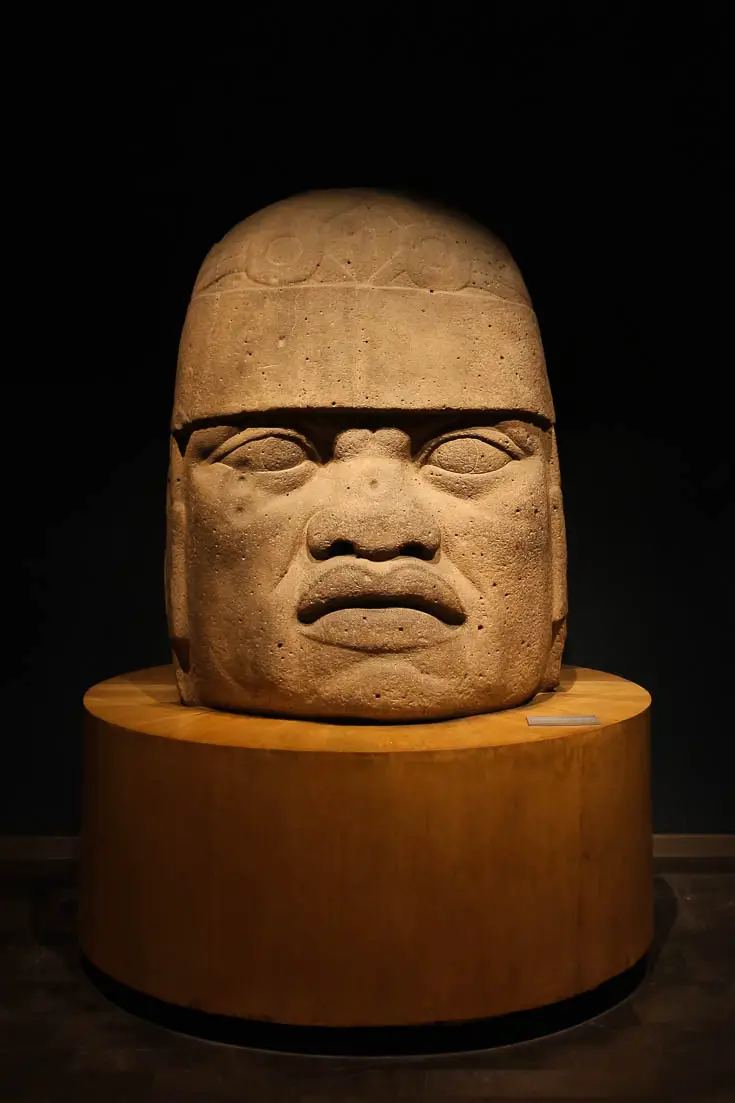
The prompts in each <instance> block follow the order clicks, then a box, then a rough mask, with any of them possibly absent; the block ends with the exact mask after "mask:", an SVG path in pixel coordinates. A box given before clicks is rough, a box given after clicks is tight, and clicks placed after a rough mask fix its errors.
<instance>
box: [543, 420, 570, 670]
mask: <svg viewBox="0 0 735 1103" xmlns="http://www.w3.org/2000/svg"><path fill="white" fill-rule="evenodd" d="M548 488H549V525H550V530H551V593H552V597H551V619H552V636H551V651H550V653H549V660H548V662H547V664H546V670H545V672H544V677H543V681H542V684H541V689H554V687H555V686H557V685H558V684H559V669H560V667H561V660H562V654H563V652H564V643H565V640H566V635H567V541H566V532H565V528H564V506H563V502H562V496H561V478H560V476H559V453H558V451H557V447H556V433H555V431H554V429H551V455H550V457H549V474H548Z"/></svg>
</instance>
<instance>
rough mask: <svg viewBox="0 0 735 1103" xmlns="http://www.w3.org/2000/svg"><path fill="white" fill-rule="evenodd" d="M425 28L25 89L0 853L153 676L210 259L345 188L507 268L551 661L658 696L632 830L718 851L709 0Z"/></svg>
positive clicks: (716, 342) (139, 51) (101, 56)
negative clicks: (246, 224) (647, 812)
mask: <svg viewBox="0 0 735 1103" xmlns="http://www.w3.org/2000/svg"><path fill="white" fill-rule="evenodd" d="M448 7H449V6H446V5H445V6H443V9H442V10H441V11H440V9H436V10H434V9H433V8H432V7H431V6H430V5H418V4H416V5H413V4H412V5H405V6H401V5H396V6H394V7H383V8H381V7H380V6H379V5H378V6H373V7H371V8H370V9H358V8H355V9H354V10H352V9H351V8H347V7H346V6H345V8H344V11H343V12H342V14H341V15H332V16H327V15H326V14H325V15H323V16H322V17H321V18H318V17H314V16H313V14H311V13H302V14H300V15H298V16H295V15H294V14H293V13H289V14H286V12H285V11H282V12H281V13H280V14H278V13H274V14H272V15H269V14H267V13H266V12H265V10H264V9H256V8H252V9H251V13H250V14H249V15H245V16H243V17H242V18H241V20H240V22H239V23H237V24H235V23H234V22H230V23H229V24H227V25H225V24H224V23H219V24H217V23H216V21H215V18H214V16H212V17H209V16H207V15H200V16H199V17H198V18H199V20H200V22H199V24H197V25H194V26H187V25H185V23H184V21H183V17H181V25H176V24H175V23H174V19H175V18H178V17H174V16H172V15H171V14H170V13H169V15H168V16H167V19H169V20H170V22H169V24H168V25H167V26H164V25H163V24H162V25H160V26H153V25H151V23H150V17H148V18H147V20H146V21H141V22H139V23H135V22H133V21H130V22H128V23H127V24H113V23H112V21H110V23H109V25H107V26H101V25H94V26H91V27H90V26H89V25H87V26H85V28H84V30H85V33H86V34H91V45H90V47H89V50H88V51H87V48H86V47H83V46H81V44H80V42H79V41H77V36H76V34H75V33H74V32H73V31H72V32H71V33H69V30H68V28H67V29H66V39H65V40H64V44H63V47H62V48H61V49H60V50H59V51H58V54H57V56H56V57H55V60H54V63H53V65H52V66H51V67H50V69H48V70H45V69H44V66H43V65H39V66H38V67H37V69H36V70H35V72H36V73H37V74H38V75H39V82H40V83H38V87H40V88H41V90H42V95H43V99H44V104H45V107H44V110H43V111H42V112H41V114H40V116H39V117H37V119H36V121H35V122H34V123H33V124H32V125H31V126H30V129H29V130H28V131H27V132H25V138H24V143H23V148H24V151H25V152H24V156H25V155H26V154H27V155H28V164H29V165H30V166H31V167H30V168H28V167H25V168H24V169H22V170H21V183H22V184H26V183H27V189H26V188H25V186H23V187H22V188H21V191H25V190H27V191H28V195H26V196H24V197H23V198H24V202H25V203H26V204H27V203H30V205H31V208H32V209H31V212H30V215H25V216H23V215H21V214H19V215H18V218H19V220H20V221H21V223H23V219H24V218H25V225H23V226H22V231H23V237H24V249H23V253H24V256H25V258H26V259H28V258H30V264H29V269H30V272H29V275H28V277H26V281H27V282H26V283H25V285H23V284H22V285H21V299H22V300H23V306H24V307H25V308H27V307H28V304H29V303H30V311H28V316H27V320H25V321H24V322H23V323H22V324H21V323H20V321H19V319H12V328H13V329H15V330H16V332H20V334H21V337H22V341H21V346H22V349H23V353H22V356H21V360H20V362H19V363H17V364H16V363H15V362H14V361H11V369H10V370H9V371H7V370H6V373H5V380H6V382H5V402H6V417H5V419H4V422H5V435H6V459H10V457H12V464H10V467H11V468H12V469H13V470H14V473H13V474H12V475H11V472H10V471H8V472H7V478H6V494H7V496H8V497H7V499H6V500H7V501H8V502H9V505H8V509H9V511H10V514H11V515H12V521H13V523H12V525H11V526H9V528H8V529H7V530H6V536H5V539H4V554H5V555H6V556H7V559H8V564H7V566H6V567H5V579H6V585H7V594H6V609H7V610H8V611H9V613H10V618H9V621H8V622H7V623H8V624H9V625H10V627H9V630H8V633H7V640H8V641H9V642H10V644H11V646H10V647H9V649H8V655H7V657H6V660H5V670H6V672H7V675H8V678H7V685H6V688H5V691H4V697H3V700H4V705H5V708H4V712H5V716H6V724H5V732H4V752H3V765H4V769H3V771H2V793H1V794H0V797H1V800H0V814H1V818H0V831H4V832H21V833H27V832H30V833H59V834H62V833H69V832H73V831H75V830H76V829H77V827H78V822H79V771H80V749H81V720H82V715H81V703H80V702H81V696H82V693H83V691H84V689H85V688H86V687H87V686H88V685H90V684H92V683H94V682H96V681H98V680H100V679H102V678H106V677H109V676H112V675H114V674H117V673H121V672H124V671H126V670H130V669H135V668H138V667H142V666H146V665H150V664H154V663H160V662H165V661H167V659H168V652H167V641H166V627H165V619H164V609H163V590H162V555H163V540H164V512H163V511H164V488H165V478H166V463H167V422H168V417H169V412H170V405H171V398H172V388H173V380H174V372H175V361H176V346H177V341H178V334H179V330H180V328H181V324H182V321H183V316H184V312H185V309H186V303H187V298H188V295H189V292H190V289H191V285H192V283H193V280H194V276H195V274H196V270H197V268H198V265H199V263H200V262H201V259H202V258H203V256H204V253H205V252H206V250H207V248H208V247H209V245H210V244H211V243H212V242H213V241H214V240H216V239H217V238H218V237H220V236H221V235H222V234H223V233H224V232H225V231H226V230H227V229H228V228H229V227H230V226H231V225H232V224H233V223H235V222H236V221H238V220H240V219H241V218H244V217H245V216H246V215H248V214H249V213H251V212H252V211H254V210H256V209H258V208H259V207H261V206H263V205H265V204H266V203H269V202H273V201H275V200H277V199H279V198H282V197H284V196H286V195H289V194H292V193H294V192H297V191H301V190H304V189H307V188H316V187H341V186H355V185H358V186H359V185H361V186H386V187H395V188H406V189H411V190H415V191H418V192H423V193H424V194H426V195H428V196H433V197H437V198H439V199H442V200H445V201H447V202H449V203H450V204H452V205H455V206H458V207H460V208H462V209H464V210H466V211H468V212H469V213H470V214H472V215H475V216H477V217H479V218H480V219H482V220H484V221H486V222H487V223H488V224H489V225H490V226H492V227H493V228H494V229H495V230H496V231H497V232H499V233H500V234H501V236H503V237H504V238H505V240H506V241H507V242H508V244H509V245H510V247H511V249H512V251H513V252H514V254H515V256H516V258H517V260H518V262H519V264H520V266H521V269H522V270H523V272H524V274H525V277H526V281H527V283H528V285H529V288H530V291H531V294H532V296H533V298H534V301H535V304H536V308H537V312H538V314H539V317H540V322H541V327H542V332H543V335H544V341H545V346H546V351H547V358H548V364H549V373H550V377H551V384H552V389H553V392H554V397H555V403H556V407H557V415H558V432H559V441H560V458H561V465H562V478H563V487H564V492H565V508H566V516H567V526H568V540H569V589H570V635H569V643H568V648H567V652H566V660H567V661H568V662H574V663H578V664H581V665H585V666H592V667H599V668H603V669H606V670H609V671H612V672H614V673H616V674H620V675H623V676H625V677H627V678H631V679H633V680H634V681H637V682H639V683H641V684H642V685H644V686H646V687H647V688H648V689H649V690H650V691H651V693H652V694H653V698H654V809H655V827H656V829H657V830H659V831H678V832H709V831H716V832H725V831H732V830H735V813H734V812H733V809H735V800H732V796H733V787H732V785H731V784H729V760H730V757H731V752H730V743H731V740H732V739H733V725H732V723H731V720H730V719H729V716H730V713H729V694H728V689H729V687H730V684H731V682H732V671H733V655H732V647H731V634H732V623H733V617H732V603H731V589H730V576H731V573H732V566H731V562H730V559H731V551H730V542H731V537H728V523H730V522H731V512H732V510H731V505H732V488H731V466H730V458H731V449H732V444H731V419H732V412H731V408H730V405H729V396H730V394H731V390H730V388H729V384H728V371H727V363H726V361H727V358H728V357H729V353H730V349H729V344H728V336H729V334H728V327H729V320H728V314H727V306H728V305H729V304H727V303H726V300H725V291H724V288H725V286H726V284H727V279H728V276H729V272H728V271H727V269H728V267H729V257H728V251H729V246H728V244H727V243H726V241H725V200H724V189H725V184H724V174H723V168H722V166H723V162H724V127H725V118H724V109H723V101H724V88H723V83H724V77H723V73H724V64H725V61H724V46H723V41H722V40H723V36H724V27H725V18H724V13H725V7H724V5H716V4H709V5H708V4H704V5H702V4H700V5H698V6H696V8H691V9H689V11H688V13H687V14H686V15H684V14H677V15H675V14H674V13H673V9H672V8H671V7H670V6H669V7H666V8H660V7H659V6H658V5H657V6H656V8H657V9H658V10H657V11H654V12H650V11H649V12H647V13H646V12H645V11H641V10H639V6H635V7H633V6H628V7H627V8H626V6H625V5H620V4H616V5H606V4H599V5H591V6H590V5H587V6H584V7H580V9H579V10H576V9H574V8H573V7H569V6H565V5H557V6H554V5H538V6H537V10H534V8H535V6H534V5H530V6H528V5H526V6H518V7H517V10H512V9H511V10H505V9H500V8H499V7H497V8H496V7H493V6H492V5H477V6H476V7H473V6H472V5H465V7H464V9H463V10H462V11H459V12H458V13H457V14H456V15H453V14H452V13H451V12H449V10H448ZM641 7H642V6H641ZM80 30H81V28H80ZM72 40H73V41H72ZM51 52H54V51H53V47H52V51H51ZM42 70H43V72H42ZM33 83H34V82H33V80H31V82H30V84H28V85H27V87H30V85H31V84H33ZM36 90H38V88H37V89H36ZM39 118H40V120H41V122H40V123H39V121H38V119H39ZM24 209H26V208H24ZM12 214H13V211H11V212H10V215H11V216H12ZM9 221H11V222H12V221H13V218H12V217H10V218H9ZM26 227H30V229H27V228H26ZM726 388H727V389H726ZM10 534H12V535H10Z"/></svg>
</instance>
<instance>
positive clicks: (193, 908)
mask: <svg viewBox="0 0 735 1103" xmlns="http://www.w3.org/2000/svg"><path fill="white" fill-rule="evenodd" d="M565 562H566V560H565V546H564V519H563V510H562V499H561V490H560V480H559V464H558V457H557V447H556V436H555V429H554V410H553V406H552V402H551V395H550V392H549V384H548V379H547V375H546V367H545V362H544V354H543V349H542V346H541V339H540V336H539V331H538V327H537V324H536V319H535V316H534V313H533V310H532V307H531V304H530V301H529V298H528V294H527V292H526V289H525V287H524V284H523V280H522V279H521V276H520V274H519V272H518V269H517V268H516V266H515V265H514V263H513V261H512V259H511V258H510V256H509V254H508V252H507V250H506V249H505V247H504V246H503V245H502V244H501V243H500V242H499V241H497V240H496V239H495V238H494V237H493V236H492V235H490V234H489V233H488V232H487V231H486V230H485V229H483V228H481V227H478V226H477V225H475V224H473V223H471V222H469V221H468V220H466V219H464V218H463V217H461V216H460V215H458V214H454V213H451V212H447V211H444V210H440V209H437V208H436V207H433V206H431V205H429V204H424V203H418V202H416V201H414V200H409V199H407V198H403V197H399V196H396V195H391V194H384V193H376V192H371V191H331V192H321V193H314V194H308V195H303V196H297V197H296V198H294V199H289V200H286V201H285V202H282V203H277V204H276V205H275V206H273V207H269V208H267V209H266V210H264V211H260V212H259V213H258V214H256V215H254V216H253V217H251V218H248V219H246V221H244V222H242V223H241V224H240V225H238V226H236V227H235V228H234V230H232V231H231V232H230V233H229V234H227V235H226V236H225V238H224V239H223V240H222V241H221V242H220V243H219V244H218V245H216V246H215V247H214V248H213V249H212V251H211V252H210V254H209V255H208V257H207V258H206V260H205V261H204V264H203V266H202V269H201V271H200V273H199V276H198V278H197V281H196V285H195V287H194V294H193V296H192V300H191V304H190V306H189V310H188V313H187V317H186V323H185V326H184V331H183V334H182V338H181V347H180V356H179V365H178V372H177V378H176V393H175V400H174V413H173V421H172V433H171V462H170V476H169V486H168V539H167V555H166V590H167V603H168V618H169V626H170V635H171V640H172V645H173V651H174V658H175V662H174V664H173V665H169V666H167V667H159V668H153V669H151V670H144V671H137V672H134V673H132V674H126V675H124V676H121V677H118V678H113V679H110V680H109V681H107V682H103V683H101V684H100V685H98V686H95V687H94V688H93V689H91V690H90V691H89V692H88V694H87V696H86V698H85V705H86V710H87V716H88V729H87V736H86V748H87V751H86V754H87V759H86V774H85V778H86V780H85V813H84V831H83V841H82V853H83V868H82V893H81V910H80V935H81V942H82V946H83V949H84V952H85V954H86V957H87V959H88V961H89V962H91V964H92V966H93V967H94V968H93V973H92V975H93V976H94V977H95V978H97V979H103V980H104V982H105V989H106V991H107V992H108V994H111V995H113V996H116V997H118V998H119V999H120V1000H122V1002H123V1003H124V1004H125V1005H126V1006H128V1007H130V1008H132V1009H135V1008H136V1007H138V1008H142V1010H143V1011H144V1013H145V1014H146V1015H147V1016H149V1017H150V1016H153V1017H156V1018H159V1019H160V1020H161V1021H162V1022H164V1023H165V1024H167V1025H171V1024H172V1023H173V1024H174V1025H177V1026H179V1027H180V1028H182V1029H184V1030H186V1031H188V1032H189V1033H195V1034H196V1033H204V1034H205V1035H207V1036H209V1037H212V1036H214V1037H220V1036H222V1035H221V1034H218V1031H226V1037H227V1038H228V1039H229V1040H233V1039H237V1040H240V1041H243V1042H244V1043H246V1044H253V1043H255V1044H256V1045H258V1046H262V1045H264V1044H265V1045H267V1044H268V1039H269V1038H270V1039H271V1040H272V1042H273V1044H275V1045H276V1046H279V1047H282V1046H283V1043H284V1040H285V1041H287V1044H288V1047H289V1048H290V1049H298V1048H299V1039H298V1032H294V1031H291V1032H289V1033H288V1035H287V1038H286V1039H284V1037H283V1036H280V1038H279V1035H278V1024H286V1025H287V1026H289V1027H294V1026H296V1027H298V1026H307V1027H310V1028H314V1027H324V1028H333V1027H384V1026H389V1027H396V1026H412V1027H415V1026H417V1025H428V1024H432V1023H437V1022H441V1023H450V1022H451V1023H454V1024H461V1023H463V1022H467V1021H470V1022H472V1023H473V1024H474V1026H473V1030H474V1038H475V1039H477V1037H478V1030H480V1029H482V1030H484V1032H485V1037H486V1039H487V1044H491V1043H492V1041H493V1040H497V1039H498V1037H502V1038H503V1040H506V1041H507V1040H508V1036H509V1035H508V1032H509V1025H508V1020H507V1018H504V1017H505V1016H507V1015H510V1014H512V1015H513V1019H512V1022H513V1024H515V1025H514V1026H513V1030H515V1031H518V1030H520V1031H521V1035H520V1036H523V1031H524V1030H526V1031H529V1032H532V1030H533V1027H532V1026H531V1025H530V1023H529V1022H528V1021H526V1025H525V1026H522V1025H521V1020H522V1019H523V1013H524V1012H528V1011H531V1010H532V1009H534V1008H541V1007H543V1008H544V1022H545V1024H546V1029H548V1026H549V1025H550V1024H553V1022H554V1005H555V1004H557V1003H560V1004H561V1007H560V1008H558V1009H557V1010H558V1012H559V1015H560V1020H559V1021H560V1025H564V1026H568V1025H569V1024H570V1023H571V1022H573V1021H575V1016H576V1017H583V1015H584V1008H587V1013H591V1011H592V1010H593V1009H594V1011H595V1012H598V1011H599V1010H600V1009H602V1008H603V1007H605V1006H608V1005H609V1004H610V1002H612V1001H613V1000H614V999H615V998H620V996H621V995H622V994H624V993H625V992H627V991H629V990H630V988H631V986H632V984H633V983H634V981H635V980H636V979H638V978H640V976H641V969H640V964H641V960H642V957H643V955H644V954H645V951H646V949H647V947H648V946H649V944H650V940H651V935H652V896H651V864H650V855H651V846H650V843H651V824H650V797H649V785H648V776H649V775H648V769H649V767H648V710H649V704H650V698H649V696H648V694H647V693H646V691H645V690H643V689H641V688H640V687H639V686H635V685H633V684H632V683H630V682H626V681H625V680H623V679H622V678H617V677H615V676H613V675H609V674H604V673H601V672H599V671H592V670H586V669H584V668H580V667H561V659H562V651H563V648H564V638H565V630H566V577H565ZM591 993H594V996H593V997H592V998H591V997H590V994H591ZM141 994H142V996H143V997H144V998H143V1000H142V1001H141ZM583 994H584V998H583V999H582V1001H581V1003H580V1001H578V1000H577V1001H576V1002H575V997H579V996H581V995H583ZM147 997H153V1000H150V999H149V998H147ZM585 1001H586V1002H585ZM575 1008H576V1010H575ZM222 1016H229V1017H230V1019H229V1021H228V1022H227V1023H226V1024H224V1025H223V1020H222ZM496 1017H501V1026H500V1034H499V1035H498V1034H496V1033H494V1026H493V1021H494V1020H495V1018H496ZM483 1019H485V1020H488V1022H487V1023H486V1024H485V1026H484V1027H483V1028H480V1027H479V1026H478V1020H483ZM235 1020H236V1022H235ZM252 1020H255V1021H256V1022H257V1024H258V1025H257V1026H256V1027H255V1029H254V1033H253V1031H252ZM537 1022H538V1020H537ZM265 1023H268V1024H270V1028H271V1032H270V1034H268V1033H264V1031H265V1027H264V1024H265ZM274 1024H275V1025H274ZM273 1031H275V1033H273ZM325 1034H326V1035H329V1029H327V1030H326V1031H325V1032H324V1033H323V1034H322V1038H323V1037H324V1035H325ZM354 1034H355V1032H353V1036H354ZM317 1035H318V1032H315V1031H313V1030H310V1031H309V1032H308V1033H307V1036H306V1039H305V1040H306V1042H307V1045H310V1046H312V1047H313V1046H314V1045H318V1044H319V1041H318V1038H317ZM394 1037H395V1039H396V1044H397V1041H398V1037H397V1036H394ZM410 1037H411V1038H412V1039H415V1037H416V1035H415V1033H413V1032H412V1033H411V1034H410ZM358 1044H359V1045H360V1046H364V1044H365V1043H364V1039H362V1040H361V1041H360V1042H359V1043H358ZM324 1045H325V1047H326V1051H327V1052H334V1049H333V1048H330V1047H332V1046H333V1040H332V1039H330V1038H329V1037H328V1038H327V1040H326V1041H325V1042H324Z"/></svg>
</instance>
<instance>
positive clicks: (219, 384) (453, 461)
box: [167, 190, 566, 721]
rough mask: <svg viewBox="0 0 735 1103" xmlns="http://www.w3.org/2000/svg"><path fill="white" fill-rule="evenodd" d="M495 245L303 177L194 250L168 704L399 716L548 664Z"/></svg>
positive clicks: (518, 302) (546, 577)
mask: <svg viewBox="0 0 735 1103" xmlns="http://www.w3.org/2000/svg"><path fill="white" fill-rule="evenodd" d="M553 424H554V410H553V405H552V401H551V394H550V391H549V385H548V379H547V375H546V367H545V361H544V354H543V348H542V345H541V338H540V335H539V331H538V326H537V323H536V318H535V315H534V313H533V309H532V307H531V304H530V300H529V297H528V293H527V291H526V289H525V286H524V283H523V280H522V278H521V275H520V273H519V271H518V269H517V267H516V266H515V264H514V262H513V260H512V258H511V257H510V255H509V253H508V251H507V249H506V248H505V246H503V245H502V244H501V243H500V242H499V241H498V240H497V239H496V238H495V237H493V236H492V235H491V234H489V233H488V231H487V230H486V229H484V228H483V227H480V226H478V225H476V224H474V223H472V222H470V221H469V220H468V219H466V218H464V217H463V216H461V215H458V214H456V213H453V212H449V211H446V210H443V209H440V208H437V207H434V206H432V205H430V204H427V203H423V202H417V201H415V200H412V199H408V198H406V197H402V196H397V195H393V194H389V193H379V192H372V191H365V190H350V191H327V192H316V193H308V194H306V195H301V196H296V197H294V198H292V199H288V200H285V201H283V202H281V203H277V204H275V205H273V206H272V207H268V208H266V209H265V210H263V211H260V212H258V213H257V214H256V215H254V216H252V217H251V218H248V219H246V220H245V221H244V222H242V223H240V224H239V225H238V226H236V227H235V228H234V229H233V230H231V231H230V233H228V234H227V235H226V236H225V238H224V239H223V240H222V241H221V242H219V244H217V245H216V246H215V247H214V248H213V249H212V250H211V251H210V253H209V255H208V256H207V257H206V259H205V261H204V263H203V265H202V268H201V271H200V273H199V276H198V278H197V281H196V284H195V288H194V293H193V296H192V300H191V303H190V306H189V311H188V313H187V318H186V322H185V325H184V331H183V334H182V338H181V346H180V355H179V367H178V373H177V382H176V394H175V402H174V414H173V423H172V429H173V433H172V443H171V468H170V479H169V505H168V551H167V597H168V614H169V625H170V632H171V637H172V642H173V647H174V653H175V659H176V663H177V679H178V684H179V689H180V692H181V696H182V700H183V701H184V702H185V703H186V704H192V705H197V704H199V705H206V706H209V707H213V708H219V709H226V710H231V711H241V712H256V713H270V714H276V715H286V716H288V715H292V716H302V717H335V718H356V719H359V718H365V719H378V720H386V721H391V720H392V721H406V720H418V719H430V718H442V717H449V716H461V715H468V714H472V713H480V712H488V711H492V710H496V709H503V708H510V707H513V706H514V705H518V704H521V703H522V702H524V701H526V700H528V699H530V698H531V697H532V696H533V695H534V694H535V693H536V692H537V691H539V690H540V689H549V688H552V687H553V686H554V685H556V683H557V681H558V674H559V665H560V662H561V654H562V650H563V644H564V634H565V623H566V579H565V570H566V558H565V546H564V520H563V512H562V503H561V491H560V483H559V469H558V459H557V450H556V441H555V435H554V427H553Z"/></svg>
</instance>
